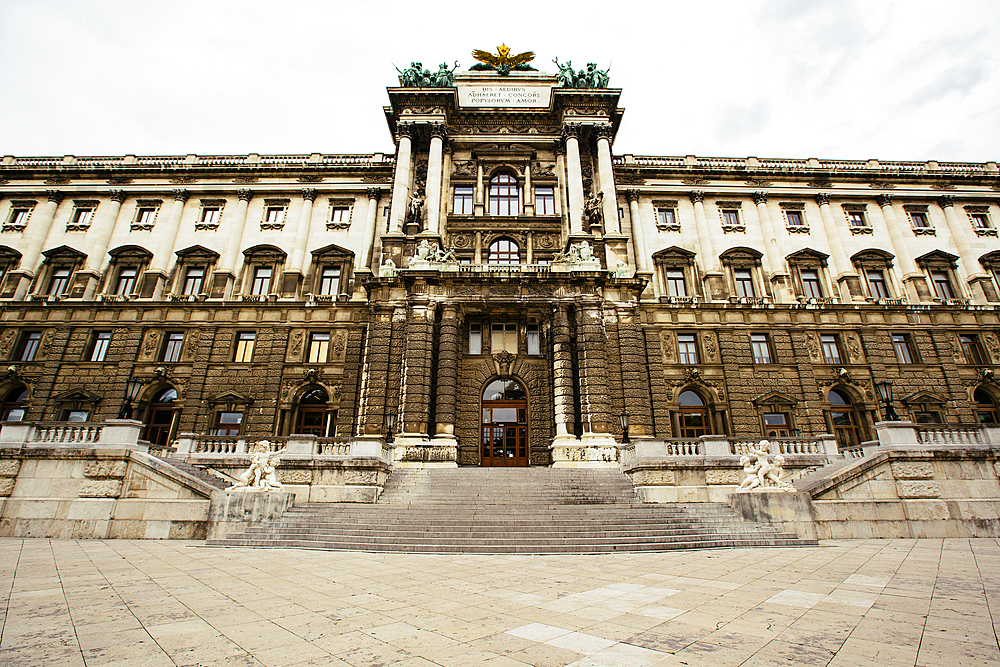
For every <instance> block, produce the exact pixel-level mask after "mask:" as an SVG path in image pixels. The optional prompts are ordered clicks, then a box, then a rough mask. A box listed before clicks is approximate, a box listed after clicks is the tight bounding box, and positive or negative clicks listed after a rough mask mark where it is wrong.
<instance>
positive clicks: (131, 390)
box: [118, 377, 145, 419]
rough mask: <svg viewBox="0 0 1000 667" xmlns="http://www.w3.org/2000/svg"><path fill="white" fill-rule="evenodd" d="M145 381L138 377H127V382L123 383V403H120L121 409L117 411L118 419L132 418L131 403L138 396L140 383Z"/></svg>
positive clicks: (140, 387) (142, 383)
mask: <svg viewBox="0 0 1000 667" xmlns="http://www.w3.org/2000/svg"><path fill="white" fill-rule="evenodd" d="M144 384H145V382H143V381H142V380H140V379H139V378H134V377H132V378H129V379H128V382H127V383H126V384H125V404H124V405H122V409H121V411H119V412H118V419H132V403H134V402H135V399H137V398H139V391H140V390H141V389H142V385H144Z"/></svg>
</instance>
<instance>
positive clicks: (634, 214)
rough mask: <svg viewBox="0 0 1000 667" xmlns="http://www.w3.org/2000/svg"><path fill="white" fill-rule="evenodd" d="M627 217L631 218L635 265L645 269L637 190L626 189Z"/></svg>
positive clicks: (644, 252)
mask: <svg viewBox="0 0 1000 667" xmlns="http://www.w3.org/2000/svg"><path fill="white" fill-rule="evenodd" d="M625 198H626V199H627V200H628V213H629V218H630V219H631V220H632V245H633V246H634V252H635V265H636V268H638V269H639V270H640V271H647V270H648V269H649V263H648V262H647V260H646V240H645V238H644V237H643V231H642V216H641V215H640V214H639V191H638V190H626V191H625Z"/></svg>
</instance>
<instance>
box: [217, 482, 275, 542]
mask: <svg viewBox="0 0 1000 667" xmlns="http://www.w3.org/2000/svg"><path fill="white" fill-rule="evenodd" d="M294 503H295V494H294V493H283V492H281V491H257V490H252V489H236V490H230V489H226V490H223V491H216V492H215V493H213V494H212V503H211V505H209V510H208V539H210V540H212V539H222V538H224V537H226V535H228V534H230V533H238V532H241V531H243V530H245V529H246V527H247V526H249V525H250V524H253V523H259V522H261V521H274V520H275V519H277V518H279V517H280V516H281V515H282V514H284V513H285V511H286V510H287V509H289V508H290V507H291V506H292V505H293V504H294Z"/></svg>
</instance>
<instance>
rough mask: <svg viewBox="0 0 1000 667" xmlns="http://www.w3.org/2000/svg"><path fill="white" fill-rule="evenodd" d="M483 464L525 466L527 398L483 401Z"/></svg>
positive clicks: (526, 456) (526, 450) (526, 451)
mask: <svg viewBox="0 0 1000 667" xmlns="http://www.w3.org/2000/svg"><path fill="white" fill-rule="evenodd" d="M482 433H483V434H482V465H484V466H526V465H528V403H527V401H516V402H515V401H483V427H482Z"/></svg>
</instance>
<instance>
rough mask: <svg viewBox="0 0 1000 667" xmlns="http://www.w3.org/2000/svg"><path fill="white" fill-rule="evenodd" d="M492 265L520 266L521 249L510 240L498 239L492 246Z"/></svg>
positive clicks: (490, 258)
mask: <svg viewBox="0 0 1000 667" xmlns="http://www.w3.org/2000/svg"><path fill="white" fill-rule="evenodd" d="M488 261H489V263H490V264H520V263H521V249H520V248H518V246H517V244H516V243H514V242H513V241H511V240H510V239H498V240H496V241H494V242H493V243H491V244H490V257H489V260H488Z"/></svg>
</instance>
